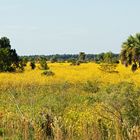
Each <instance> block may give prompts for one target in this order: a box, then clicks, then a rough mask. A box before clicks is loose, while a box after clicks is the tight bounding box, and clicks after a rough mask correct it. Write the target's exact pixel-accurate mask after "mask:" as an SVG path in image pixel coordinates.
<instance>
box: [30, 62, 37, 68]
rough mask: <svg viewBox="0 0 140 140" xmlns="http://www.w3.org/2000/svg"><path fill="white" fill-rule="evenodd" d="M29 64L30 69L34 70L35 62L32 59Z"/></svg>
mask: <svg viewBox="0 0 140 140" xmlns="http://www.w3.org/2000/svg"><path fill="white" fill-rule="evenodd" d="M30 66H31V69H32V70H34V69H35V68H36V65H35V62H34V61H32V62H31V63H30Z"/></svg>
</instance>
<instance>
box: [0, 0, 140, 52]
mask: <svg viewBox="0 0 140 140" xmlns="http://www.w3.org/2000/svg"><path fill="white" fill-rule="evenodd" d="M139 7H140V0H133V1H132V0H0V36H7V37H8V38H10V40H11V45H12V48H15V49H16V50H17V52H18V53H19V54H20V55H29V54H64V53H65V54H77V53H79V52H80V51H84V52H86V53H101V52H106V51H113V52H115V53H118V52H120V49H121V44H122V42H123V41H125V40H126V38H127V37H128V36H129V35H130V34H135V33H137V32H139V31H140V18H139V14H140V8H139Z"/></svg>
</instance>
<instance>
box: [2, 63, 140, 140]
mask: <svg viewBox="0 0 140 140" xmlns="http://www.w3.org/2000/svg"><path fill="white" fill-rule="evenodd" d="M48 66H49V68H50V70H51V71H53V72H54V73H55V75H54V76H45V75H42V74H41V73H42V70H40V69H39V68H38V67H37V68H36V69H35V70H31V68H30V67H29V64H28V66H27V67H26V68H25V71H24V72H21V73H0V140H1V139H2V140H48V139H49V140H50V139H52V140H125V139H128V140H129V139H130V140H131V139H133V140H134V139H139V138H140V127H139V122H140V109H139V108H140V92H139V85H140V70H137V71H136V72H135V73H133V72H132V71H131V68H130V67H127V68H126V67H124V66H123V65H121V64H118V65H117V67H116V70H117V73H107V72H104V71H101V70H100V69H99V67H100V65H99V64H96V63H83V64H81V65H80V66H72V65H70V64H69V63H48Z"/></svg>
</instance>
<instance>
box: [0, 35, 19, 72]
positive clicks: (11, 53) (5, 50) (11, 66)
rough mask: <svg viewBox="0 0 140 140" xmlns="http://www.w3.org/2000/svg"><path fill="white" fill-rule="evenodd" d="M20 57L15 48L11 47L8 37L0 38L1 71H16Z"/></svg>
mask: <svg viewBox="0 0 140 140" xmlns="http://www.w3.org/2000/svg"><path fill="white" fill-rule="evenodd" d="M18 62H19V57H18V55H17V53H16V50H15V49H11V45H10V40H9V39H8V38H7V37H2V38H1V39H0V71H14V70H15V69H16V67H18Z"/></svg>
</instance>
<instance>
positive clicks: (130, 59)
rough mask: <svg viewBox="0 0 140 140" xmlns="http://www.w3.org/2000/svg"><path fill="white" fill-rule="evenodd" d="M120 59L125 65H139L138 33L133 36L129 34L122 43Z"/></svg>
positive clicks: (139, 34)
mask: <svg viewBox="0 0 140 140" xmlns="http://www.w3.org/2000/svg"><path fill="white" fill-rule="evenodd" d="M120 59H121V63H122V64H124V65H125V66H128V65H132V66H135V68H136V67H137V66H136V65H139V67H140V33H137V34H136V35H135V36H132V35H130V36H129V37H128V39H127V40H126V41H125V42H124V43H123V44H122V50H121V53H120ZM133 64H134V65H133ZM132 69H133V68H132Z"/></svg>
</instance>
